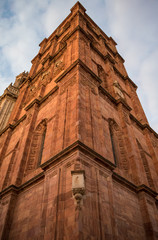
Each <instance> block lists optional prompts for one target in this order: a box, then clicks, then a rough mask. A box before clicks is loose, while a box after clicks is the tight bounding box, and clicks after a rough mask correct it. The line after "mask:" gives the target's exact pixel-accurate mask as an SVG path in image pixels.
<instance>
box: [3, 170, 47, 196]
mask: <svg viewBox="0 0 158 240" xmlns="http://www.w3.org/2000/svg"><path fill="white" fill-rule="evenodd" d="M43 178H44V172H42V173H40V174H38V175H36V176H35V177H33V178H31V179H30V180H28V181H27V182H25V183H24V184H22V185H20V186H15V185H10V186H9V187H7V188H5V189H4V190H2V191H1V192H0V199H1V198H2V197H3V196H6V195H7V194H13V193H15V194H18V193H19V192H21V191H22V190H24V189H26V188H28V187H30V186H31V185H32V184H35V183H36V182H38V181H40V180H42V179H43Z"/></svg>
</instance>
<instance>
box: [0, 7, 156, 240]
mask: <svg viewBox="0 0 158 240" xmlns="http://www.w3.org/2000/svg"><path fill="white" fill-rule="evenodd" d="M123 63H124V60H123V58H122V57H121V56H120V54H119V53H118V52H117V49H116V43H115V41H114V40H113V39H112V38H111V37H108V36H107V35H106V34H105V33H104V32H103V31H102V30H101V29H100V28H99V27H98V26H97V25H96V24H95V23H94V22H93V21H92V19H91V18H90V17H89V16H88V15H87V14H86V13H85V9H84V7H83V6H82V5H81V4H80V3H79V2H77V3H76V4H75V5H74V7H73V8H72V9H71V13H70V14H69V15H68V17H67V18H66V19H65V20H64V21H63V22H62V23H61V24H60V26H59V27H58V28H57V29H56V30H55V31H54V33H52V34H51V35H50V37H49V38H47V39H46V38H45V39H44V40H43V41H42V42H41V43H40V50H39V53H38V54H37V56H36V57H35V58H34V59H33V60H32V67H31V70H30V72H29V73H28V75H27V77H26V79H25V80H24V81H23V82H22V84H21V85H20V90H19V91H20V92H19V96H18V98H17V100H16V103H15V105H14V108H13V110H12V113H11V115H10V118H9V122H8V125H7V126H6V127H5V128H4V129H3V130H1V133H0V191H1V192H0V239H3V240H7V239H9V240H15V239H16V240H17V239H19V240H26V239H27V240H28V239H30V240H36V239H38V240H43V239H44V240H52V239H54V240H57V239H63V240H74V239H91V240H92V239H93V240H97V239H98V240H107V239H119V240H138V239H139V240H148V239H153V240H154V239H158V203H157V192H158V181H157V179H158V175H157V174H158V158H157V156H158V140H157V139H158V135H157V134H156V133H155V132H154V130H153V129H152V128H151V127H150V126H149V124H148V121H147V119H146V116H145V114H144V111H143V109H142V106H141V104H140V102H139V99H138V96H137V93H136V89H137V86H136V85H135V84H134V82H133V81H132V80H131V79H130V78H129V77H128V75H127V72H126V70H125V67H124V65H123Z"/></svg>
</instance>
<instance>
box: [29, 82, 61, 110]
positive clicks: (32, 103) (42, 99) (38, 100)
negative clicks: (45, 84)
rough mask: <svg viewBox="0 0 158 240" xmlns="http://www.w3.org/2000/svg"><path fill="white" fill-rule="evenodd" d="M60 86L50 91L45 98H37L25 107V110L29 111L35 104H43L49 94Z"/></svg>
mask: <svg viewBox="0 0 158 240" xmlns="http://www.w3.org/2000/svg"><path fill="white" fill-rule="evenodd" d="M58 88H59V87H58V86H55V87H54V88H53V89H52V90H51V91H49V92H48V93H47V94H46V95H45V96H44V97H43V98H41V99H38V98H35V99H33V101H32V102H31V103H30V104H29V105H27V106H26V107H25V111H28V110H29V109H30V108H31V107H32V106H33V105H34V104H37V105H39V106H40V105H41V104H42V103H43V102H44V101H45V100H46V99H47V98H48V97H49V96H51V95H52V94H53V93H54V92H56V91H57V90H58Z"/></svg>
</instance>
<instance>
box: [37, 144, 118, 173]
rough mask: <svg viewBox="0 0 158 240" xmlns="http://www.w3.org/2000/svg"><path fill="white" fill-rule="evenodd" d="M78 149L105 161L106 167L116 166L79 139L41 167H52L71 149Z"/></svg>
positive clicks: (111, 168) (102, 161)
mask: <svg viewBox="0 0 158 240" xmlns="http://www.w3.org/2000/svg"><path fill="white" fill-rule="evenodd" d="M76 149H78V150H80V151H82V152H86V153H88V154H89V155H90V156H91V157H93V158H94V159H96V160H97V161H99V162H100V163H103V164H104V165H106V167H108V168H109V169H110V170H113V169H114V168H115V167H116V166H115V164H114V163H112V162H110V161H109V160H107V159H106V158H104V157H103V156H101V155H100V154H99V153H97V152H95V151H94V150H93V149H91V148H89V147H88V146H86V145H85V144H84V143H82V142H80V141H79V140H78V141H76V142H74V143H73V144H71V145H70V146H68V147H66V148H65V149H63V150H62V151H60V152H59V153H58V154H56V155H55V156H53V157H52V158H50V159H49V160H48V161H46V162H45V163H43V164H41V166H40V167H41V168H42V169H43V170H46V169H47V168H49V167H50V165H52V164H54V163H55V162H56V161H59V159H61V158H63V157H65V156H66V155H68V154H69V153H70V151H71V152H73V151H75V150H76Z"/></svg>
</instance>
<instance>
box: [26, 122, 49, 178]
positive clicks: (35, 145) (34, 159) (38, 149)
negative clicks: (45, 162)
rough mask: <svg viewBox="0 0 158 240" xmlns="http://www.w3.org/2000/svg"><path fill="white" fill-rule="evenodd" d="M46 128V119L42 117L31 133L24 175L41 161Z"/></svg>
mask: <svg viewBox="0 0 158 240" xmlns="http://www.w3.org/2000/svg"><path fill="white" fill-rule="evenodd" d="M46 129H47V125H46V120H45V119H44V120H42V122H40V123H39V124H38V126H37V127H36V129H35V131H34V133H33V137H32V141H31V147H30V152H29V156H28V161H27V166H26V171H25V175H27V174H29V173H30V172H32V171H33V170H34V169H36V168H37V167H38V166H39V165H40V163H41V159H42V154H43V149H44V141H45V135H46Z"/></svg>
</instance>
